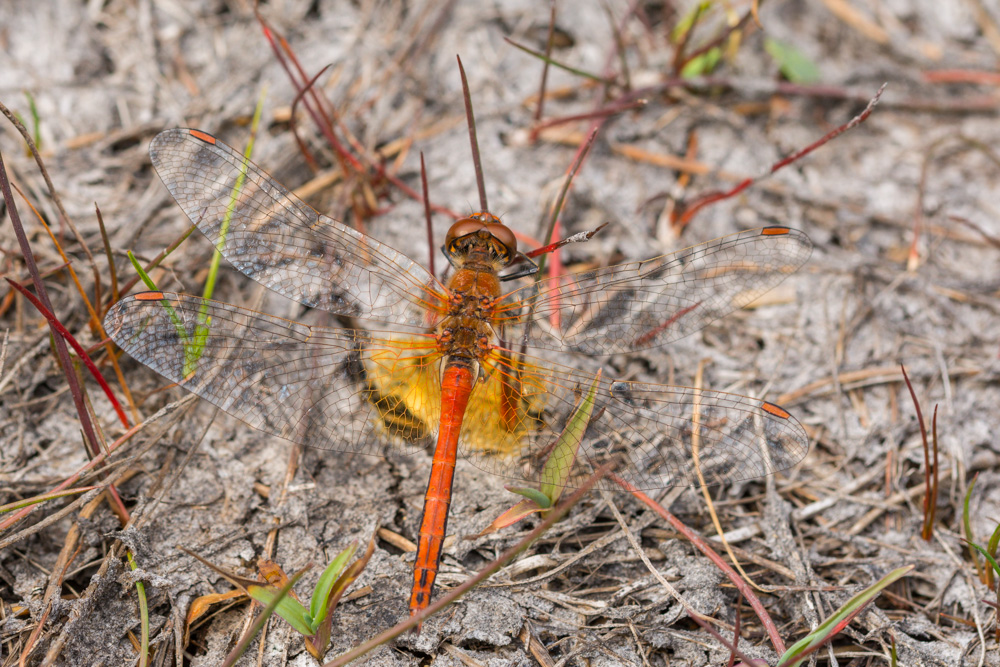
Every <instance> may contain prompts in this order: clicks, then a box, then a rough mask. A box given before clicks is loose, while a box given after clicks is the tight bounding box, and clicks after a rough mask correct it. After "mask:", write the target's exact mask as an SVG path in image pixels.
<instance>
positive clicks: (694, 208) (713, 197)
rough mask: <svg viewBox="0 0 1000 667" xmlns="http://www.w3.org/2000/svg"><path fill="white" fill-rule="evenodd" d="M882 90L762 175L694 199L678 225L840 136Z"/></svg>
mask: <svg viewBox="0 0 1000 667" xmlns="http://www.w3.org/2000/svg"><path fill="white" fill-rule="evenodd" d="M884 90H885V84H882V87H881V88H879V89H878V92H877V93H875V96H874V97H873V98H872V99H871V100H869V101H868V106H866V107H865V110H864V111H862V112H861V113H860V114H858V115H857V116H855V117H854V118H852V119H851V120H849V121H848V122H846V123H844V124H843V125H841V126H840V127H837V128H835V129H834V130H832V131H831V132H828V133H827V134H825V135H823V136H822V137H821V138H820V139H818V140H816V141H814V142H813V143H811V144H809V145H808V146H806V147H805V148H803V149H801V150H798V151H796V152H795V153H792V154H791V155H789V156H788V157H786V158H784V159H782V160H778V161H777V162H775V163H774V164H773V165H771V168H770V169H769V170H768V171H767V172H766V173H764V174H763V175H761V176H756V177H753V178H747V179H745V180H743V181H742V182H740V183H739V184H738V185H737V186H736V187H734V188H733V189H731V190H727V191H726V192H713V193H710V194H707V195H705V196H703V197H701V198H700V199H698V200H695V202H694V203H693V204H692V205H691V206H690V207H688V209H687V210H686V211H684V213H683V214H682V215H681V216H680V219H679V222H678V224H679V225H680V226H684V225H687V224H688V223H689V222H690V221H691V218H693V217H694V214H695V213H697V212H698V211H700V210H701V209H703V208H705V207H706V206H708V205H709V204H714V203H715V202H717V201H720V200H722V199H729V198H730V197H734V196H736V195H737V194H739V193H740V192H743V191H744V190H746V189H747V188H749V187H750V186H751V185H753V184H754V183H756V182H758V181H760V180H763V179H764V178H767V177H768V176H770V175H772V174H774V173H775V172H776V171H778V170H779V169H782V168H784V167H787V166H788V165H790V164H792V163H793V162H796V161H797V160H800V159H802V158H803V157H805V156H806V155H808V154H809V153H812V152H813V151H814V150H816V149H817V148H819V147H820V146H822V145H823V144H826V143H828V142H829V141H831V140H833V139H834V138H836V137H838V136H840V135H841V134H843V133H844V132H847V131H848V130H850V129H852V128H854V127H857V126H858V125H860V124H861V123H863V122H865V120H866V119H867V118H868V116H870V115H871V112H872V110H873V109H874V108H875V105H876V104H878V101H879V99H881V97H882V92H883V91H884Z"/></svg>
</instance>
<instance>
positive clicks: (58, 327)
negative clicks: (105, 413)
mask: <svg viewBox="0 0 1000 667" xmlns="http://www.w3.org/2000/svg"><path fill="white" fill-rule="evenodd" d="M6 280H7V282H8V283H9V284H10V286H11V287H13V288H14V289H16V290H17V291H18V292H20V293H21V294H22V295H24V298H25V299H27V300H28V301H30V302H31V305H33V306H34V307H35V308H36V309H37V310H38V312H39V313H41V314H42V317H44V318H45V319H46V320H47V321H48V323H49V325H50V326H51V327H52V328H53V329H54V330H55V331H56V333H58V334H59V335H60V336H62V337H63V338H65V339H66V342H67V343H69V344H70V345H71V346H72V347H73V349H74V350H75V351H76V353H77V355H78V356H79V357H80V359H81V361H83V365H84V366H86V367H87V370H88V371H90V374H91V375H93V376H94V379H95V380H97V384H99V385H101V389H103V390H104V395H105V396H107V397H108V400H109V401H111V405H112V406H113V407H114V409H115V412H117V413H118V419H120V420H121V422H122V425H123V426H124V427H125V428H129V427H130V425H129V422H128V417H126V416H125V411H124V410H123V409H122V406H121V404H120V403H119V402H118V399H117V398H115V395H114V392H112V391H111V387H109V386H108V383H107V382H105V380H104V376H103V375H101V372H100V371H99V370H97V366H95V365H94V362H93V361H91V359H90V355H88V354H87V352H86V350H84V349H83V346H82V345H80V343H78V342H77V340H76V338H75V337H74V336H73V334H71V333H70V332H69V330H68V329H67V328H66V327H65V326H63V324H62V322H60V321H59V320H58V319H57V318H56V316H55V315H54V314H53V313H52V311H51V310H49V309H48V308H46V307H45V306H44V305H43V304H42V302H41V301H39V299H38V297H36V296H35V295H34V294H32V293H31V292H29V291H28V288H26V287H25V286H24V285H21V284H19V283H16V282H14V281H13V280H11V279H10V278H6Z"/></svg>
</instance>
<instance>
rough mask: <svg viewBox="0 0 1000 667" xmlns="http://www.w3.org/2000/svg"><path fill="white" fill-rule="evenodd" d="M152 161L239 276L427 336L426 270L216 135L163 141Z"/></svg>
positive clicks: (164, 136) (170, 135)
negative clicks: (310, 202) (312, 203)
mask: <svg viewBox="0 0 1000 667" xmlns="http://www.w3.org/2000/svg"><path fill="white" fill-rule="evenodd" d="M149 154H150V157H151V158H152V161H153V166H154V167H156V171H157V173H158V174H159V175H160V178H161V179H162V180H163V183H164V185H166V186H167V189H168V190H169V191H170V194H171V195H173V197H174V199H175V200H176V201H177V203H178V204H179V205H180V207H181V208H182V209H184V212H185V213H186V214H187V216H188V217H189V218H190V219H191V221H192V222H194V224H195V225H197V226H198V228H199V229H200V230H201V231H202V233H203V234H205V236H207V237H208V238H209V239H210V240H211V241H212V243H214V244H215V246H216V247H217V248H218V249H219V251H220V252H221V253H222V254H223V256H224V257H225V258H226V259H227V260H229V262H230V263H232V264H233V266H235V267H236V268H237V269H239V270H240V271H242V272H243V273H244V274H245V275H247V276H249V277H250V278H253V279H254V280H256V281H257V282H259V283H261V284H263V285H266V286H267V287H269V288H271V289H272V290H274V291H276V292H278V293H279V294H282V295H283V296H286V297H288V298H290V299H294V300H295V301H298V302H300V303H303V304H305V305H307V306H310V307H313V308H321V309H323V310H328V311H330V312H334V313H337V314H339V315H346V316H350V317H361V318H367V319H373V320H380V321H384V322H392V323H395V324H398V325H402V326H409V327H423V326H424V325H425V323H424V319H423V318H424V316H425V313H426V312H427V307H426V305H421V304H422V303H425V299H427V298H432V297H431V292H432V291H433V290H437V289H439V288H438V286H437V281H436V280H435V279H434V278H433V277H432V276H431V275H430V273H428V272H427V271H426V270H425V269H424V268H423V267H421V266H420V265H419V264H417V263H416V262H414V261H413V260H411V259H409V258H408V257H406V256H405V255H403V254H402V253H400V252H397V251H396V250H393V249H392V248H390V247H388V246H386V245H384V244H382V243H379V242H378V241H376V240H374V239H372V238H371V237H369V236H367V235H365V234H362V233H360V232H358V231H356V230H354V229H351V228H349V227H347V226H346V225H343V224H341V223H339V222H337V221H336V220H333V219H332V218H329V217H327V216H325V215H321V214H319V213H317V212H316V211H315V210H313V209H312V208H311V207H309V206H307V205H306V204H304V203H302V202H301V201H299V200H298V199H297V198H296V197H295V196H294V195H292V194H291V193H290V192H288V190H286V189H285V188H284V187H282V185H281V184H280V183H278V182H277V181H275V180H274V179H272V178H271V177H270V176H268V175H267V174H266V173H265V172H264V171H262V170H261V169H260V168H259V167H257V165H255V164H254V163H252V162H250V161H249V160H247V159H246V158H244V157H243V155H241V154H240V153H238V152H237V151H235V150H233V149H232V148H230V147H229V146H227V145H226V144H224V143H222V142H221V141H218V140H217V139H215V138H214V137H212V136H211V135H208V134H205V133H204V132H200V131H198V130H188V129H176V130H167V131H165V132H161V133H160V134H158V135H157V136H156V137H155V138H154V139H153V141H152V142H151V143H150V146H149Z"/></svg>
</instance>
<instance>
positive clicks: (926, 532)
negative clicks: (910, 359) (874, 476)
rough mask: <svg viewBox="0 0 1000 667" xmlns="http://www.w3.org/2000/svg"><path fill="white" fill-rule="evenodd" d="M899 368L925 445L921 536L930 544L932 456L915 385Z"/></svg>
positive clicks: (931, 528)
mask: <svg viewBox="0 0 1000 667" xmlns="http://www.w3.org/2000/svg"><path fill="white" fill-rule="evenodd" d="M899 367H900V368H901V369H902V370H903V380H904V381H905V382H906V388H907V389H909V390H910V399H911V400H912V401H913V407H914V409H916V411H917V423H918V424H919V425H920V439H921V441H923V443H924V525H923V528H921V530H920V536H921V537H922V538H924V541H926V542H930V540H931V537H932V536H933V531H934V525H933V523H932V519H931V509H930V508H931V502H932V496H933V495H934V493H933V484H932V483H931V454H930V449H929V447H928V445H927V426H926V425H925V424H924V414H923V412H922V411H921V410H920V401H918V400H917V393H916V392H915V391H913V384H912V383H911V382H910V377H909V376H908V375H907V374H906V366H904V365H903V364H900V365H899ZM934 500H936V499H934Z"/></svg>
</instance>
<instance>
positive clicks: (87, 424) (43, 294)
mask: <svg viewBox="0 0 1000 667" xmlns="http://www.w3.org/2000/svg"><path fill="white" fill-rule="evenodd" d="M0 190H2V192H3V199H4V202H5V203H6V204H7V215H9V216H10V223H11V225H12V226H13V227H14V235H15V236H16V237H17V243H18V245H19V246H20V247H21V256H22V257H23V258H24V264H25V266H27V267H28V273H29V274H31V280H32V284H34V286H35V291H37V292H38V298H39V300H40V301H41V303H43V304H45V307H46V308H48V309H49V310H50V311H51V310H52V303H51V302H50V301H49V294H48V292H47V291H46V290H45V283H44V282H42V279H41V276H39V275H38V265H37V264H35V256H34V254H33V253H32V252H31V245H30V244H29V243H28V237H27V236H26V235H25V233H24V226H23V225H22V224H21V216H20V215H18V213H17V207H16V206H15V204H14V195H13V193H12V192H11V191H10V181H8V180H7V169H6V167H5V166H4V163H3V155H2V154H0ZM54 340H55V347H56V354H57V355H58V356H59V363H60V364H61V365H62V368H63V374H64V375H65V376H66V384H67V385H68V386H69V390H70V394H71V395H72V396H73V405H74V406H75V407H76V413H77V416H78V417H79V418H80V426H81V427H82V428H83V433H84V437H85V438H86V439H87V445H88V449H89V450H90V455H91V456H97V455H98V454H100V453H101V446H100V443H99V441H98V439H97V433H96V432H95V431H94V425H93V423H92V422H91V421H90V414H89V413H88V412H87V406H86V404H85V403H84V400H83V392H82V391H81V390H80V383H79V381H78V380H77V377H76V371H74V370H73V362H72V361H71V360H70V358H69V350H67V349H66V343H65V341H64V340H63V339H62V337H61V336H55V337H54Z"/></svg>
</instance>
